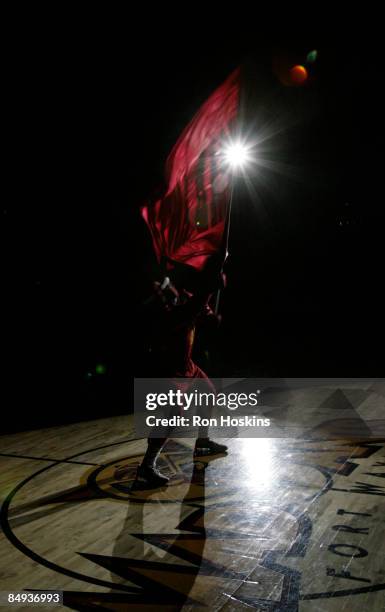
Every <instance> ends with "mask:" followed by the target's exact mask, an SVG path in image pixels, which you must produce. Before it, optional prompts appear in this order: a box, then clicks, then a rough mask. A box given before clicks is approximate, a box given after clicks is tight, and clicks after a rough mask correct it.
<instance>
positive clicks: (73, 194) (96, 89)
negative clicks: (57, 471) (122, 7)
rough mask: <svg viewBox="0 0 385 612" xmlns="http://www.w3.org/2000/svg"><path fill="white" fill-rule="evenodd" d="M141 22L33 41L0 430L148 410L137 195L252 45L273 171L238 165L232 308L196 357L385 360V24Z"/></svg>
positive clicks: (297, 364)
mask: <svg viewBox="0 0 385 612" xmlns="http://www.w3.org/2000/svg"><path fill="white" fill-rule="evenodd" d="M139 39H140V42H138V41H137V40H135V41H134V40H133V38H132V35H128V34H127V35H126V36H124V35H119V36H118V35H115V33H114V30H113V29H112V30H108V32H107V31H104V30H103V29H99V30H98V31H97V32H91V31H90V29H88V30H84V31H80V32H78V33H77V34H76V35H75V34H74V33H73V32H72V31H69V32H68V33H67V34H66V35H65V36H63V35H61V37H60V41H59V42H58V41H57V40H56V32H55V30H53V31H52V33H51V34H50V35H48V37H45V38H44V39H41V38H39V37H36V38H35V39H34V40H33V41H32V42H31V44H30V45H29V46H28V52H23V53H22V54H20V56H18V57H17V58H16V59H17V69H16V70H15V71H14V72H12V85H11V87H10V89H9V92H8V94H9V97H10V100H11V105H12V107H13V113H14V114H13V117H14V118H12V120H11V122H10V125H11V131H12V133H13V137H12V145H11V146H10V150H9V156H8V157H9V159H10V160H11V161H12V160H14V161H16V165H17V172H16V176H15V178H14V179H13V180H12V193H11V196H10V197H9V200H8V203H5V204H4V206H3V219H4V221H5V224H6V236H5V241H4V244H5V247H6V248H5V261H6V266H5V281H4V288H5V292H4V294H5V296H6V300H5V303H6V309H5V315H4V327H5V342H4V349H5V350H4V353H5V366H4V369H3V373H4V380H5V389H6V391H7V393H8V399H7V401H6V406H7V410H6V411H5V413H3V414H5V415H6V416H3V420H2V429H3V430H4V431H7V430H12V429H26V428H29V427H41V426H44V425H51V424H53V423H59V422H60V423H61V422H67V421H71V420H72V421H75V420H78V419H79V420H80V419H86V418H98V417H103V416H105V417H107V416H109V415H111V414H117V413H125V412H128V411H129V410H131V408H132V406H131V403H132V402H131V389H130V384H131V379H132V373H133V371H134V369H135V368H134V363H135V359H136V355H135V351H134V350H133V346H134V338H135V337H136V335H137V325H136V321H135V319H134V318H133V316H132V308H131V306H132V297H131V296H132V294H133V293H134V287H133V282H134V281H133V279H134V278H135V269H136V267H137V265H138V257H141V255H140V253H141V250H140V248H141V244H140V240H138V236H139V234H138V232H137V229H136V228H137V225H136V224H137V219H136V215H137V211H138V206H139V204H140V202H141V201H142V200H144V199H145V198H146V197H147V195H148V194H149V193H150V192H151V191H152V190H153V189H154V188H156V187H157V185H158V184H159V183H160V182H161V180H162V176H163V166H164V162H165V159H166V157H167V154H168V153H169V151H170V149H171V147H172V145H173V144H174V142H175V140H176V139H177V137H178V135H179V133H180V132H181V130H182V129H183V127H184V126H185V125H186V123H187V122H188V121H189V120H190V119H191V117H192V115H193V114H194V112H195V111H196V110H197V109H198V108H199V106H200V104H201V103H202V102H203V101H204V100H205V99H206V98H207V96H208V95H209V94H210V93H211V92H212V91H213V89H215V87H216V86H218V85H219V84H220V83H221V82H222V81H223V80H224V79H225V78H226V76H227V75H228V74H229V73H230V72H231V71H232V70H233V69H234V68H236V67H237V66H238V65H239V64H240V63H242V62H244V63H245V65H246V66H247V70H248V75H249V76H248V79H249V80H248V86H247V118H248V120H249V121H251V122H252V121H254V122H255V130H256V133H258V130H259V129H267V128H269V126H270V128H271V126H272V127H273V128H274V129H276V128H277V129H276V133H275V135H274V136H272V137H271V138H270V139H268V141H267V142H266V143H265V145H264V150H263V155H264V156H265V158H266V159H270V160H271V161H273V162H274V163H275V170H274V171H269V170H266V169H265V168H262V167H261V168H259V170H258V168H257V171H256V172H255V173H254V174H253V175H252V176H251V182H252V185H253V189H254V193H253V195H251V194H250V191H249V190H248V189H247V187H246V185H245V183H244V182H242V180H239V181H237V183H236V186H235V196H234V206H233V212H234V214H233V219H232V228H231V242H230V254H231V256H230V258H229V262H228V267H227V274H228V288H227V290H226V294H225V295H224V296H223V301H222V313H223V324H222V328H221V330H220V331H219V332H218V334H217V335H216V336H214V337H211V338H204V339H202V340H201V342H200V344H199V345H198V347H197V359H198V360H199V361H200V363H201V364H202V365H203V366H204V367H205V368H206V369H207V371H208V373H210V374H213V375H216V376H218V375H219V376H220V375H222V376H232V375H239V376H260V375H264V376H266V375H267V376H319V377H322V376H336V377H338V376H349V377H350V376H351V377H354V376H357V377H365V376H368V377H372V376H373V377H375V376H381V375H383V358H382V355H383V346H384V325H383V312H384V298H383V291H382V284H383V281H382V277H383V241H384V240H383V237H384V229H385V227H384V205H383V193H382V192H383V190H382V183H383V155H382V150H383V135H382V134H383V131H382V123H383V121H382V119H383V112H384V111H383V108H384V104H383V94H382V89H383V57H382V53H381V40H380V39H378V38H377V37H376V35H375V34H373V35H371V31H370V30H368V31H365V32H362V31H360V32H359V33H357V32H356V33H354V34H351V35H341V34H340V35H339V36H337V37H332V36H330V34H329V33H326V32H325V34H324V35H315V36H312V35H310V34H308V35H307V36H303V35H302V36H298V35H294V34H291V35H289V34H287V33H286V34H285V35H282V34H278V33H277V32H275V33H274V34H271V35H269V36H267V35H265V36H261V34H260V33H259V34H258V35H252V34H250V33H246V32H244V31H242V30H241V29H237V32H236V33H235V34H234V33H232V34H231V36H227V35H226V34H224V33H223V32H217V35H216V36H214V35H212V34H211V35H210V36H208V35H207V34H206V35H203V34H202V33H201V32H196V31H195V32H192V33H188V34H187V33H185V34H184V33H183V32H182V33H181V35H180V36H179V37H177V36H169V35H167V36H166V35H162V33H160V34H158V35H157V36H154V35H153V34H152V33H150V32H148V31H147V30H146V28H145V27H144V26H143V27H142V30H140V36H139ZM312 49H317V51H318V59H317V61H316V62H315V64H313V65H312V66H311V67H310V68H309V70H310V78H309V80H308V81H307V83H306V84H305V85H304V86H302V87H288V86H286V85H284V84H283V83H282V82H281V81H280V78H279V75H278V72H277V65H278V64H279V63H280V62H281V63H282V61H284V62H285V61H286V62H287V63H288V64H289V65H291V63H293V64H295V63H304V61H305V58H306V55H307V53H308V52H309V51H311V50H312ZM270 128H269V129H270ZM278 164H279V165H278ZM277 170H279V171H277ZM206 350H208V351H209V352H208V353H206V352H205V351H206ZM98 366H99V367H98Z"/></svg>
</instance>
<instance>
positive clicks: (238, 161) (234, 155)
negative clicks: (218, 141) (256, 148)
mask: <svg viewBox="0 0 385 612" xmlns="http://www.w3.org/2000/svg"><path fill="white" fill-rule="evenodd" d="M223 156H224V160H225V162H226V163H227V164H229V166H231V167H232V168H243V167H244V166H245V164H246V163H247V162H248V161H250V157H249V155H248V147H246V146H245V145H244V144H242V143H241V142H234V143H231V144H229V145H227V146H226V147H225V149H224V151H223Z"/></svg>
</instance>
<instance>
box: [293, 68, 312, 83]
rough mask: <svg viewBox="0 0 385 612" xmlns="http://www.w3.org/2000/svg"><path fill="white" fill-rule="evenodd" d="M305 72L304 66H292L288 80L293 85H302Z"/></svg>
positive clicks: (305, 76)
mask: <svg viewBox="0 0 385 612" xmlns="http://www.w3.org/2000/svg"><path fill="white" fill-rule="evenodd" d="M307 76H308V75H307V70H306V68H305V66H300V65H297V66H293V68H291V70H290V79H291V82H292V83H294V85H302V83H304V82H305V81H306V79H307Z"/></svg>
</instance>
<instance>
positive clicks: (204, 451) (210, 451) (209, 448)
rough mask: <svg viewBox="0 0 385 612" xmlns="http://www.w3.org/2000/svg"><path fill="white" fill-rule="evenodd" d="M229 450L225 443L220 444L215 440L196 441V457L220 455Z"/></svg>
mask: <svg viewBox="0 0 385 612" xmlns="http://www.w3.org/2000/svg"><path fill="white" fill-rule="evenodd" d="M226 452H227V446H226V445H225V444H218V442H214V440H210V439H209V438H207V439H206V440H197V441H196V443H195V449H194V457H204V456H208V455H220V454H223V453H226Z"/></svg>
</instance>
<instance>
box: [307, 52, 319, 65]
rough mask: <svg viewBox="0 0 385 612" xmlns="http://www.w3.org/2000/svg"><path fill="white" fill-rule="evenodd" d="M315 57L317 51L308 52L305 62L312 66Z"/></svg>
mask: <svg viewBox="0 0 385 612" xmlns="http://www.w3.org/2000/svg"><path fill="white" fill-rule="evenodd" d="M317 57H318V51H317V50H316V49H313V51H309V53H308V54H307V57H306V61H307V62H308V63H309V64H313V63H314V62H315V61H316V59H317Z"/></svg>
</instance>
